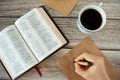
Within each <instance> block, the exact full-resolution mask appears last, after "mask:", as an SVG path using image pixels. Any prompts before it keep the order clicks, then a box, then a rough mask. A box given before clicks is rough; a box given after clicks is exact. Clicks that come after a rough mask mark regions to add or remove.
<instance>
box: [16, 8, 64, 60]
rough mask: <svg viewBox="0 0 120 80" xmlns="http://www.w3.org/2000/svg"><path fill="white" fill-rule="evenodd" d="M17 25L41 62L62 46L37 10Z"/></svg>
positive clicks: (32, 11) (18, 21) (26, 15)
mask: <svg viewBox="0 0 120 80" xmlns="http://www.w3.org/2000/svg"><path fill="white" fill-rule="evenodd" d="M15 25H16V26H17V28H18V30H19V31H20V33H21V34H22V36H23V37H24V39H25V41H26V43H27V44H28V45H29V47H30V48H31V50H32V51H33V53H34V54H35V55H36V57H37V59H38V60H39V61H42V60H43V59H44V58H46V57H47V56H48V55H50V54H51V53H53V52H54V51H55V50H57V49H58V48H59V47H60V46H61V45H62V43H61V41H60V40H59V38H58V37H57V36H56V35H55V33H54V32H53V31H52V29H51V28H50V26H49V24H47V21H45V19H44V17H43V16H42V15H41V14H40V13H39V12H38V10H37V9H33V10H31V11H30V12H28V13H27V14H25V15H24V16H22V17H21V18H19V19H18V20H17V21H16V22H15Z"/></svg>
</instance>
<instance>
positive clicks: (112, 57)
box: [0, 49, 120, 80]
mask: <svg viewBox="0 0 120 80" xmlns="http://www.w3.org/2000/svg"><path fill="white" fill-rule="evenodd" d="M70 50H71V49H61V50H59V51H58V52H56V53H55V54H53V55H52V56H50V57H49V58H47V59H46V60H44V61H43V62H42V63H40V64H39V65H38V67H39V68H40V70H41V71H42V74H43V77H42V78H40V77H39V75H38V74H37V72H35V70H34V69H32V70H30V71H29V72H27V73H25V74H24V75H22V76H21V77H20V78H19V79H18V80H39V79H41V80H48V79H49V80H67V79H66V77H65V76H64V75H63V73H62V72H61V71H60V70H59V69H58V67H57V65H56V61H57V60H59V59H60V58H61V57H62V56H63V55H65V54H66V53H67V52H68V51H70ZM102 52H103V54H104V55H105V56H106V57H107V58H108V60H109V61H110V62H111V63H112V64H113V65H114V66H115V67H116V68H117V70H118V71H119V72H120V58H119V56H120V51H105V50H102ZM1 69H2V67H1V66H0V74H2V75H1V77H0V78H4V79H8V76H7V75H6V74H5V73H3V72H4V70H3V69H2V70H1Z"/></svg>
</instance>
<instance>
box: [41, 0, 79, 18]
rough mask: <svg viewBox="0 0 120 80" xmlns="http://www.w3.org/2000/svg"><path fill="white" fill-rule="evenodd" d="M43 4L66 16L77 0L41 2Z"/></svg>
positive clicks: (43, 0) (45, 0)
mask: <svg viewBox="0 0 120 80" xmlns="http://www.w3.org/2000/svg"><path fill="white" fill-rule="evenodd" d="M41 1H42V2H43V3H44V4H46V5H48V6H49V7H51V8H53V9H55V10H57V11H58V12H60V13H62V14H63V15H65V16H68V15H69V14H70V12H71V11H72V9H73V8H74V6H75V5H76V3H77V2H78V0H41Z"/></svg>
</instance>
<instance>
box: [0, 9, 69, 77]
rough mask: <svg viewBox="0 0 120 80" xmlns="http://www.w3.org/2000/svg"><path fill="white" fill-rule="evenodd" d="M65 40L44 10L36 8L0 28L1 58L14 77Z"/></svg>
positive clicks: (63, 43)
mask: <svg viewBox="0 0 120 80" xmlns="http://www.w3.org/2000/svg"><path fill="white" fill-rule="evenodd" d="M66 43H67V41H66V39H65V38H64V37H63V35H62V34H61V32H60V31H59V30H58V29H57V27H56V25H55V24H54V23H53V21H52V20H51V19H50V17H49V16H48V15H47V13H46V12H45V10H44V9H43V8H42V7H41V8H35V9H33V10H31V11H30V12H28V13H26V14H25V15H24V16H22V17H20V18H19V19H18V20H16V22H15V25H10V26H8V27H6V28H5V29H3V30H2V31H1V32H0V59H1V61H2V64H3V65H4V67H5V68H6V70H7V72H8V73H9V75H10V76H11V78H12V79H16V78H17V77H18V76H20V75H21V74H23V73H24V72H26V71H28V70H29V69H30V68H32V67H34V66H35V65H37V64H38V63H39V62H41V61H42V60H43V59H45V58H46V57H47V56H49V55H50V54H52V53H53V52H55V51H56V50H58V49H59V48H61V47H62V46H63V45H65V44H66Z"/></svg>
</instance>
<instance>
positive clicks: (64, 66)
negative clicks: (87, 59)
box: [57, 38, 120, 80]
mask: <svg viewBox="0 0 120 80" xmlns="http://www.w3.org/2000/svg"><path fill="white" fill-rule="evenodd" d="M84 52H87V53H89V54H93V55H96V56H101V57H103V58H104V61H105V67H106V70H107V73H108V75H109V77H110V78H111V80H120V77H119V76H120V73H118V72H117V70H116V69H115V68H114V67H113V66H112V65H111V63H110V62H109V61H108V60H107V58H106V57H105V56H104V55H103V54H102V53H101V51H100V50H99V49H98V48H97V46H96V45H95V44H94V43H93V41H92V40H91V39H90V38H85V39H83V40H82V41H81V43H80V44H78V45H77V46H76V47H75V48H73V49H72V50H71V51H69V52H68V53H67V54H66V55H64V56H63V57H62V58H61V59H60V60H58V62H57V65H58V67H59V68H60V69H61V70H62V72H63V73H64V74H65V75H66V76H67V77H68V79H69V80H85V79H84V78H82V77H81V76H79V75H77V74H76V73H75V67H74V63H73V60H74V59H75V58H76V57H77V56H79V55H80V54H82V53H84Z"/></svg>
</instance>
